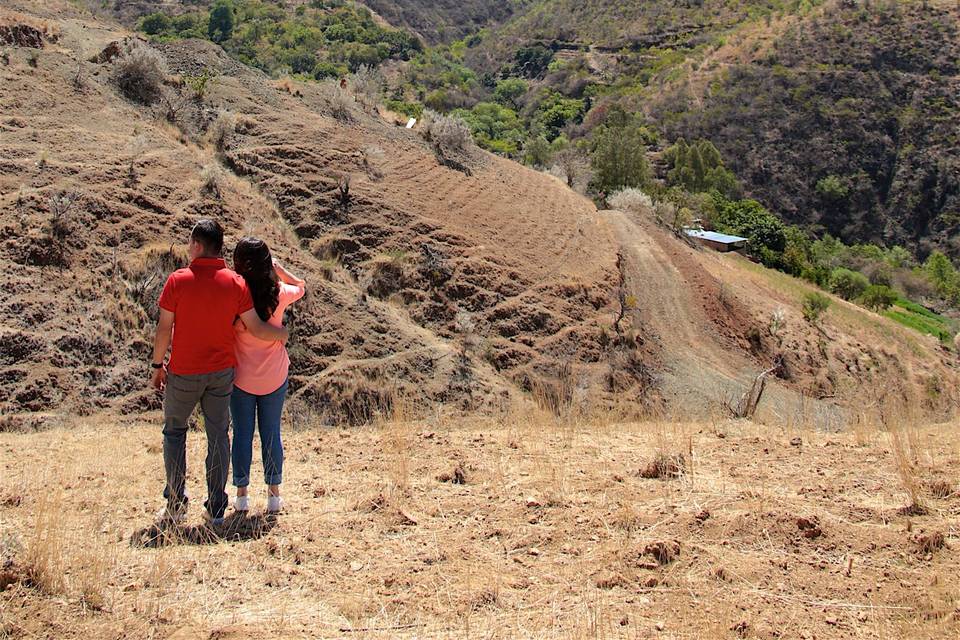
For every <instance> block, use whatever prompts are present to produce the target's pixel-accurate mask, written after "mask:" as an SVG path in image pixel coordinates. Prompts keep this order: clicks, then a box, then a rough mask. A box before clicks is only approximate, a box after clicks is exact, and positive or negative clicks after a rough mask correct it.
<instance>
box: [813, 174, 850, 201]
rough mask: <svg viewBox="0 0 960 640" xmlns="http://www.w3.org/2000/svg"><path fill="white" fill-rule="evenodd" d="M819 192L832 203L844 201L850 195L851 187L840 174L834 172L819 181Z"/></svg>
mask: <svg viewBox="0 0 960 640" xmlns="http://www.w3.org/2000/svg"><path fill="white" fill-rule="evenodd" d="M816 189H817V193H818V194H819V195H820V197H821V198H823V199H824V200H826V201H827V202H829V203H831V204H837V203H840V202H843V201H844V200H846V199H847V196H848V195H850V187H848V186H847V184H846V182H845V181H844V180H843V178H841V177H840V176H835V175H833V174H831V175H829V176H827V177H825V178H820V180H818V181H817V187H816Z"/></svg>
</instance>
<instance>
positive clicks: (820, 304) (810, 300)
mask: <svg viewBox="0 0 960 640" xmlns="http://www.w3.org/2000/svg"><path fill="white" fill-rule="evenodd" d="M829 308H830V298H828V297H827V296H825V295H823V294H822V293H817V292H815V291H812V292H810V293H808V294H806V295H805V296H803V305H802V307H801V311H802V312H803V318H804V319H805V320H806V321H807V322H809V323H810V324H817V323H818V322H819V321H820V316H822V315H823V313H824V312H825V311H826V310H827V309H829Z"/></svg>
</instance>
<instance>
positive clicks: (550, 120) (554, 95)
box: [531, 91, 584, 140]
mask: <svg viewBox="0 0 960 640" xmlns="http://www.w3.org/2000/svg"><path fill="white" fill-rule="evenodd" d="M583 109H584V102H583V100H577V99H574V98H565V97H563V94H560V93H558V92H556V91H550V92H548V93H547V94H546V95H544V97H543V98H542V99H541V101H540V104H539V106H538V107H537V111H536V114H535V115H534V118H533V122H532V123H531V128H532V129H535V130H542V131H543V132H544V133H545V135H546V137H547V139H548V140H553V139H554V138H556V137H558V136H559V135H560V130H561V129H563V127H564V126H565V125H566V124H567V123H568V122H574V121H577V120H579V119H580V117H581V116H582V115H583Z"/></svg>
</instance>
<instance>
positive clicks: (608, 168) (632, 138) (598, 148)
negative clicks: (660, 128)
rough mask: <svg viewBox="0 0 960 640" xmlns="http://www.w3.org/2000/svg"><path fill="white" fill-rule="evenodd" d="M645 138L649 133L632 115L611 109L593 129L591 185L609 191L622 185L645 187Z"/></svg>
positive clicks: (647, 169)
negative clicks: (605, 117)
mask: <svg viewBox="0 0 960 640" xmlns="http://www.w3.org/2000/svg"><path fill="white" fill-rule="evenodd" d="M648 140H649V133H648V132H647V131H646V130H645V129H644V127H642V126H641V125H640V124H639V123H638V122H637V121H636V118H635V117H633V116H631V115H629V114H627V113H626V112H625V111H623V110H622V109H619V108H617V109H611V111H610V114H608V116H607V119H606V121H605V122H604V124H602V125H601V126H599V127H598V128H597V129H596V130H595V131H594V136H593V140H592V144H591V150H590V163H591V165H592V166H593V170H594V179H593V183H592V186H593V188H594V189H595V190H596V191H598V192H599V191H603V192H605V193H608V194H609V193H613V192H614V191H616V190H617V189H622V188H623V187H645V186H647V185H648V184H649V183H650V178H651V173H650V164H649V163H648V162H647V143H648Z"/></svg>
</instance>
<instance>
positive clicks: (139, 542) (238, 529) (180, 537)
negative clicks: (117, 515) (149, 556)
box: [130, 511, 277, 549]
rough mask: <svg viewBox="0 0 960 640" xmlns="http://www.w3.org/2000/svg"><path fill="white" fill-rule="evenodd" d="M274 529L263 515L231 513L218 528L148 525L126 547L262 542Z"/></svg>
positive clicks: (273, 518)
mask: <svg viewBox="0 0 960 640" xmlns="http://www.w3.org/2000/svg"><path fill="white" fill-rule="evenodd" d="M275 526H277V517H276V516H275V515H267V514H263V513H258V514H255V515H246V514H245V513H243V512H239V511H235V512H233V513H231V514H230V515H229V516H227V517H226V518H225V519H224V521H223V524H222V525H220V526H214V525H212V524H209V523H205V524H202V525H190V526H177V525H168V526H160V525H157V524H152V525H150V526H149V527H145V528H143V529H139V530H137V531H134V533H133V535H132V536H130V545H131V546H133V547H143V548H147V549H156V548H159V547H170V546H174V545H183V544H219V543H221V542H244V541H246V540H258V539H260V538H262V537H263V536H265V535H267V534H268V533H270V531H271V530H272V529H273V528H274V527H275Z"/></svg>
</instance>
